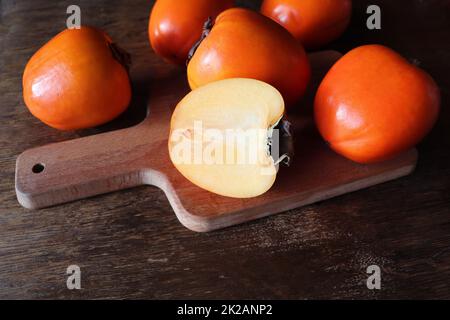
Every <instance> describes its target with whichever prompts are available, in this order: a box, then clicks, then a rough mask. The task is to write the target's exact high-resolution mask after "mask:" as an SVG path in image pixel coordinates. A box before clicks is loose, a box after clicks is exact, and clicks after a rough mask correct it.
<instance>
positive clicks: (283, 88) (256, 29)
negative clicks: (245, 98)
mask: <svg viewBox="0 0 450 320" xmlns="http://www.w3.org/2000/svg"><path fill="white" fill-rule="evenodd" d="M187 74H188V81H189V85H190V87H191V88H192V89H195V88H198V87H200V86H202V85H205V84H207V83H210V82H213V81H217V80H222V79H227V78H251V79H256V80H260V81H264V82H266V83H269V84H270V85H272V86H274V87H275V88H277V89H278V90H279V91H280V92H281V94H282V96H283V98H284V100H285V104H286V105H287V106H288V107H292V105H294V104H295V103H296V102H297V101H298V100H299V99H300V98H301V97H302V96H303V95H304V93H305V91H306V88H307V85H308V82H309V80H310V74H311V71H310V66H309V61H308V57H307V56H306V53H305V50H304V49H303V47H302V45H301V44H300V43H299V42H298V41H296V40H295V38H293V37H292V36H291V35H290V34H289V32H287V31H286V30H285V29H284V28H283V27H281V26H280V25H278V24H277V23H275V22H273V21H272V20H270V19H269V18H267V17H265V16H263V15H261V14H259V13H257V12H253V11H250V10H247V9H242V8H233V9H228V10H226V11H224V12H222V13H221V14H220V15H219V16H218V17H217V19H216V21H215V24H214V26H213V28H212V30H211V32H210V33H209V35H208V36H207V37H206V38H205V39H204V40H203V42H202V43H201V44H200V46H199V47H198V48H197V51H196V52H195V54H194V56H193V57H192V59H191V60H190V62H189V64H188V68H187Z"/></svg>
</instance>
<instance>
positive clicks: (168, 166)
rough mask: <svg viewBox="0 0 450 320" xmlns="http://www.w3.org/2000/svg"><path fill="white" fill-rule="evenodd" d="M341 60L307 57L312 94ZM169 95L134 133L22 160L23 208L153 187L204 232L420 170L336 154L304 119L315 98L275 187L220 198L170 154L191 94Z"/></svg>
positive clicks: (19, 188)
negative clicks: (181, 105)
mask: <svg viewBox="0 0 450 320" xmlns="http://www.w3.org/2000/svg"><path fill="white" fill-rule="evenodd" d="M340 57H341V54H339V53H338V52H337V51H331V50H330V51H321V52H317V53H312V54H310V55H309V60H310V63H311V66H312V74H313V76H312V81H311V84H310V92H315V91H316V90H317V87H318V85H319V83H320V82H321V80H322V78H323V77H324V75H325V73H326V72H327V71H328V69H329V68H330V67H331V66H332V65H333V64H334V63H335V62H336V61H337V60H338V59H339V58H340ZM165 91H166V92H165ZM165 91H163V90H157V91H154V93H153V95H151V96H150V98H149V101H148V109H149V110H148V113H147V117H146V118H145V119H144V120H143V121H142V122H141V123H139V124H138V125H136V126H133V127H131V128H127V129H122V130H117V131H113V132H109V133H103V134H98V135H92V136H89V137H83V138H79V139H75V140H71V141H65V142H60V143H53V144H50V145H47V146H43V147H37V148H33V149H30V150H27V151H25V152H24V153H22V154H21V155H19V157H18V159H17V162H16V193H17V198H18V200H19V202H20V203H21V204H22V205H23V206H24V207H26V208H29V209H39V208H44V207H49V206H52V205H56V204H61V203H65V202H69V201H73V200H78V199H83V198H87V197H90V196H95V195H99V194H103V193H107V192H111V191H117V190H123V189H127V188H131V187H136V186H140V185H153V186H157V187H159V188H160V189H161V190H163V191H164V193H165V194H166V196H167V198H168V200H169V202H170V204H171V206H172V208H173V210H174V212H175V214H176V215H177V217H178V220H180V222H181V223H182V224H183V225H184V226H186V227H187V228H189V229H191V230H193V231H199V232H205V231H212V230H216V229H220V228H224V227H229V226H232V225H236V224H239V223H243V222H247V221H251V220H254V219H257V218H260V217H265V216H269V215H272V214H275V213H279V212H282V211H286V210H289V209H294V208H297V207H300V206H303V205H307V204H311V203H314V202H317V201H321V200H325V199H328V198H331V197H334V196H337V195H342V194H345V193H348V192H352V191H356V190H359V189H363V188H366V187H370V186H372V185H374V184H377V183H382V182H386V181H389V180H393V179H395V178H399V177H401V176H405V175H407V174H409V173H411V172H412V170H413V169H414V168H415V166H416V162H417V152H416V150H411V151H409V152H406V153H405V154H403V155H401V156H399V157H397V158H396V159H393V160H391V161H387V162H383V163H379V164H374V165H359V164H356V163H353V162H352V161H348V160H346V159H344V158H342V157H340V156H338V155H337V154H335V153H334V152H332V151H331V150H330V149H329V147H328V146H327V145H326V144H325V143H324V142H323V140H322V139H321V138H320V136H319V134H318V133H317V131H316V130H315V125H314V121H313V116H312V113H311V112H305V111H311V110H312V105H313V95H312V94H311V95H309V96H308V97H307V99H304V102H302V103H301V105H300V106H299V107H298V110H301V111H303V112H296V113H294V114H292V113H290V114H288V117H289V120H290V121H291V123H292V132H293V135H294V139H295V143H294V145H295V147H294V154H295V156H294V158H293V159H292V161H291V165H290V166H289V167H282V168H281V170H280V171H279V173H278V178H277V180H276V182H275V184H274V186H273V187H272V188H271V189H270V190H269V191H268V192H266V193H265V194H264V195H261V196H259V197H255V198H250V199H235V198H229V197H223V196H219V195H216V194H213V193H211V192H208V191H206V190H203V189H201V188H199V187H197V186H195V185H193V184H192V183H190V182H189V181H188V180H187V179H185V178H184V177H183V176H182V175H181V174H180V173H179V172H178V171H177V170H176V169H175V167H174V166H173V165H172V163H171V161H170V159H169V154H168V150H167V143H168V142H167V139H168V135H169V130H170V128H169V127H170V118H171V115H172V112H173V110H174V108H175V106H176V104H177V103H178V101H180V100H181V98H182V97H183V96H185V95H186V93H188V92H189V88H188V86H187V85H186V79H185V75H184V74H180V75H179V76H178V77H174V78H173V81H172V83H171V84H170V86H168V87H167V88H166V90H165ZM35 168H39V170H38V171H37V170H35ZM41 170H42V171H41Z"/></svg>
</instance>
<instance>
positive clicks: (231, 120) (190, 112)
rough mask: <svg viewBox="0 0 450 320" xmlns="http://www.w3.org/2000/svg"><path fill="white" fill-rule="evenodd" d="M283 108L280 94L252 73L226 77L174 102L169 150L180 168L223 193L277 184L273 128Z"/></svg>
mask: <svg viewBox="0 0 450 320" xmlns="http://www.w3.org/2000/svg"><path fill="white" fill-rule="evenodd" d="M283 112H284V102H283V98H282V96H281V94H280V93H279V92H278V91H277V90H276V89H275V88H273V87H272V86H270V85H268V84H266V83H264V82H261V81H258V80H253V79H226V80H221V81H216V82H212V83H210V84H207V85H205V86H203V87H200V88H198V89H195V90H193V91H191V92H190V93H189V94H188V95H187V96H186V97H184V98H183V99H182V100H181V101H180V102H179V103H178V105H177V107H176V108H175V111H174V113H173V115H172V119H171V123H170V137H169V143H168V147H169V154H170V158H171V160H172V162H173V164H174V165H175V167H176V168H177V169H178V171H179V172H180V173H181V174H182V175H183V176H184V177H186V178H187V179H188V180H190V181H191V182H192V183H194V184H196V185H197V186H199V187H201V188H203V189H206V190H208V191H210V192H214V193H216V194H219V195H223V196H228V197H235V198H249V197H255V196H258V195H260V194H263V193H264V192H266V191H267V190H269V189H270V187H271V186H272V185H273V183H274V181H275V177H276V174H277V166H276V163H275V162H274V159H273V158H272V155H271V154H270V153H269V152H268V141H269V139H270V137H271V134H270V133H271V128H272V127H273V126H274V125H275V124H276V123H277V122H278V121H279V119H280V118H281V117H282V115H283Z"/></svg>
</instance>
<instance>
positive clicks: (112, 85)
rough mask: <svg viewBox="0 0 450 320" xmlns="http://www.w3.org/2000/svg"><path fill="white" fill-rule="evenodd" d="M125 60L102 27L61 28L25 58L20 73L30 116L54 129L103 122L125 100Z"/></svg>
mask: <svg viewBox="0 0 450 320" xmlns="http://www.w3.org/2000/svg"><path fill="white" fill-rule="evenodd" d="M127 60H128V58H127V54H126V53H125V52H124V51H123V50H121V49H120V48H118V47H117V46H116V45H115V44H114V43H113V42H112V40H111V38H110V37H109V36H107V35H106V34H105V33H104V32H103V31H101V30H99V29H96V28H92V27H85V26H83V27H81V29H66V30H64V31H62V32H61V33H59V34H58V35H57V36H55V37H54V38H53V39H51V40H50V41H49V42H47V43H46V44H45V45H44V46H43V47H42V48H40V49H39V50H38V51H37V52H36V53H35V54H34V55H33V56H32V57H31V59H30V60H29V61H28V63H27V65H26V67H25V71H24V73H23V98H24V101H25V104H26V106H27V107H28V109H29V110H30V111H31V113H32V114H33V115H34V116H35V117H37V118H38V119H40V120H41V121H43V122H44V123H46V124H47V125H49V126H51V127H53V128H56V129H60V130H74V129H83V128H88V127H93V126H97V125H100V124H103V123H105V122H108V121H110V120H112V119H114V118H115V117H117V116H118V115H119V114H120V113H122V112H123V111H124V110H125V109H126V108H127V107H128V104H129V102H130V99H131V86H130V80H129V77H128V72H127V68H126V64H127Z"/></svg>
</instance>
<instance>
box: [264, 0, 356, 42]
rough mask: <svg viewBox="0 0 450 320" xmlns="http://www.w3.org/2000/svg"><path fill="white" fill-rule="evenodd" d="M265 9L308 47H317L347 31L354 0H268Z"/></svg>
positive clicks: (265, 13) (266, 13) (267, 13)
mask: <svg viewBox="0 0 450 320" xmlns="http://www.w3.org/2000/svg"><path fill="white" fill-rule="evenodd" d="M261 12H262V13H263V14H264V15H266V16H268V17H270V18H272V19H273V20H275V21H276V22H278V23H279V24H281V25H282V26H284V27H285V28H286V29H287V30H289V32H290V33H291V34H292V35H293V36H294V37H295V38H296V39H298V40H299V41H301V43H302V44H303V45H304V46H305V47H306V48H307V49H317V48H319V47H321V46H323V45H325V44H327V43H329V42H331V41H332V40H335V39H337V38H338V37H339V36H340V35H341V34H342V33H343V32H344V31H345V29H346V28H347V26H348V24H349V22H350V18H351V12H352V1H351V0H264V2H263V3H262V6H261Z"/></svg>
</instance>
